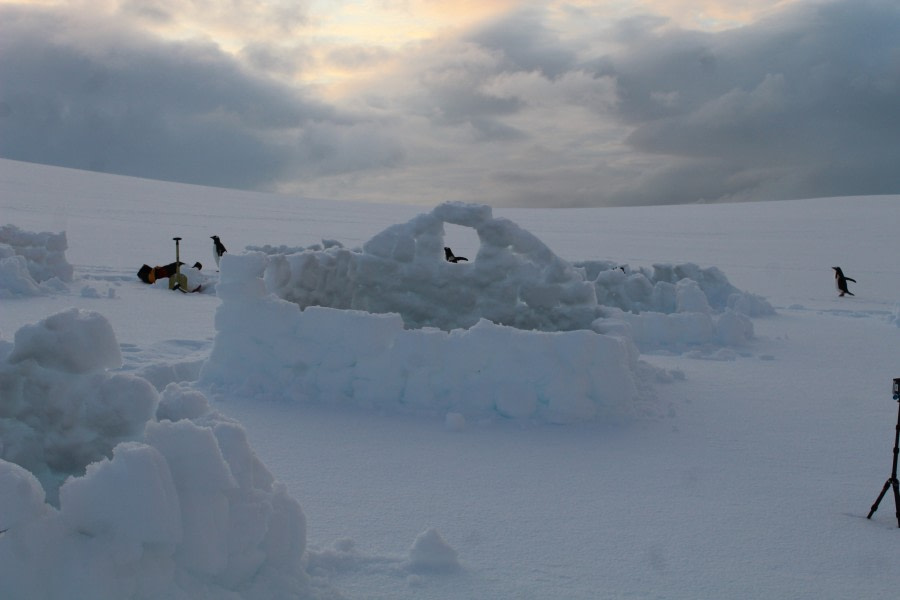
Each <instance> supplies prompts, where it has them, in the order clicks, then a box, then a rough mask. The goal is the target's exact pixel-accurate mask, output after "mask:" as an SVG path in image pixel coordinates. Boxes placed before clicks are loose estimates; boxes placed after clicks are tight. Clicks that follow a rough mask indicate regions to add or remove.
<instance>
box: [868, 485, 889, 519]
mask: <svg viewBox="0 0 900 600" xmlns="http://www.w3.org/2000/svg"><path fill="white" fill-rule="evenodd" d="M893 481H894V480H893V479H888V480H887V481H885V482H884V487H883V488H881V493H880V494H878V500H876V501H875V504H873V505H872V510H870V511H869V514H868V515H867V516H866V518H867V519H871V518H872V515H874V514H875V511H876V510H878V505H879V504H881V499H882V498H884V495H885V494H886V493H887V491H888V488H889V487H891V483H892V482H893Z"/></svg>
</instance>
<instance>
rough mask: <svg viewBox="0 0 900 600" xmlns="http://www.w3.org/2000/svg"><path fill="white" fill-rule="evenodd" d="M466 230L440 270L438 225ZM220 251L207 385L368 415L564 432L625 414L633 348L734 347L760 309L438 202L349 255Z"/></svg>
mask: <svg viewBox="0 0 900 600" xmlns="http://www.w3.org/2000/svg"><path fill="white" fill-rule="evenodd" d="M445 223H451V224H454V225H460V226H464V227H471V228H473V229H474V230H475V231H476V233H477V234H478V238H479V240H480V242H481V246H480V249H479V251H478V253H477V256H475V257H474V258H473V259H472V260H471V261H470V262H463V263H450V262H447V261H446V260H445V259H444V224H445ZM295 250H296V251H292V250H290V249H286V248H278V249H275V248H260V249H255V250H251V251H249V252H247V253H245V254H243V255H231V254H229V255H226V256H225V257H224V258H223V262H222V265H221V277H220V281H219V284H218V286H217V294H218V296H219V298H220V299H221V301H222V304H221V305H220V307H219V309H218V312H217V314H216V330H217V334H216V339H215V343H214V346H213V350H212V353H211V356H210V359H209V361H208V362H207V363H206V364H205V365H204V367H203V370H202V372H201V381H202V383H204V384H205V385H208V386H210V387H211V388H212V389H219V390H231V391H233V392H235V393H238V394H242V395H252V396H253V397H259V396H270V397H277V398H287V399H294V400H301V401H312V402H320V403H340V404H352V405H356V406H364V407H368V408H375V409H378V410H387V411H400V412H424V413H433V414H441V413H452V414H459V415H463V416H464V417H478V418H482V417H494V416H500V417H512V418H527V419H531V420H537V421H545V422H554V423H560V422H562V423H565V422H574V421H582V420H589V419H594V418H597V417H601V416H610V415H614V416H621V415H629V414H634V413H635V412H636V411H637V412H639V411H640V410H641V409H640V408H639V407H640V406H641V405H642V401H644V400H647V399H648V398H649V396H652V390H650V389H648V388H649V386H648V385H647V384H646V382H647V381H652V380H654V379H655V378H656V377H659V376H661V374H659V373H655V374H654V373H652V371H653V369H652V368H651V367H649V366H648V365H646V364H645V363H642V362H641V361H640V360H639V358H638V357H639V353H638V347H641V348H650V347H660V346H662V347H672V348H681V347H685V346H697V345H704V344H705V345H713V346H720V345H738V344H742V343H744V342H746V341H747V340H749V339H750V338H751V337H752V335H753V326H752V323H751V321H750V319H749V316H748V315H753V316H755V315H759V314H768V313H771V312H773V311H772V308H771V306H769V305H768V303H766V302H765V300H763V299H761V298H759V297H757V296H753V295H750V294H745V293H743V292H741V291H740V290H737V289H736V288H734V287H733V286H731V284H729V283H728V280H727V279H726V278H725V276H724V275H723V274H722V273H721V272H720V271H719V270H718V269H715V268H709V269H701V268H700V267H698V266H696V265H690V264H687V265H677V266H671V265H654V267H653V269H652V270H643V269H641V270H631V269H630V268H628V267H627V266H623V267H619V266H616V265H614V264H612V263H606V262H600V261H593V262H584V263H577V264H571V263H568V262H566V261H565V260H563V259H561V258H559V257H558V256H556V255H555V254H554V253H553V252H552V251H551V250H550V249H549V248H548V247H547V246H546V245H545V244H544V243H543V242H541V241H540V240H539V239H538V238H537V237H535V236H534V235H532V234H531V233H529V232H527V231H525V230H523V229H521V228H520V227H519V226H518V225H516V224H515V223H513V222H511V221H509V220H508V219H502V218H494V217H493V216H492V211H491V208H490V207H488V206H482V205H472V204H461V203H446V204H442V205H440V206H438V207H436V208H435V209H434V210H433V211H431V212H430V213H427V214H423V215H419V216H418V217H416V218H414V219H412V220H411V221H409V222H408V223H405V224H398V225H393V226H391V227H389V228H388V229H386V230H385V231H383V232H382V233H380V234H378V235H376V236H375V237H373V238H372V239H371V240H369V241H368V242H367V243H366V244H365V245H364V246H363V247H362V248H361V249H358V250H348V249H346V248H344V247H343V246H342V245H341V244H340V243H338V242H335V241H328V242H325V243H324V244H323V246H318V247H314V248H307V249H295Z"/></svg>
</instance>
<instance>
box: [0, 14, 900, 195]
mask: <svg viewBox="0 0 900 600" xmlns="http://www.w3.org/2000/svg"><path fill="white" fill-rule="evenodd" d="M898 32H900V5H898V4H897V3H896V2H895V1H894V0H852V1H844V0H837V1H834V0H727V1H718V0H705V1H693V2H692V1H688V0H670V1H663V0H607V1H603V0H595V1H593V2H590V1H585V0H568V1H566V0H532V1H515V0H495V1H493V2H483V1H478V0H442V1H440V2H437V1H430V0H331V1H326V0H300V1H296V0H290V1H289V0H256V1H251V0H231V1H229V2H224V1H216V0H71V1H68V2H61V1H55V0H36V1H31V2H22V1H10V0H0V157H2V158H8V159H14V160H21V161H28V162H37V163H44V164H53V165H59V166H65V167H72V168H78V169H88V170H96V171H103V172H109V173H116V174H122V175H130V176H138V177H146V178H151V179H161V180H167V181H176V182H183V183H194V184H201V185H209V186H218V187H227V188H239V189H248V190H259V191H269V192H278V193H285V194H292V195H302V196H308V197H317V198H326V199H331V198H333V199H343V200H362V201H367V202H397V203H409V204H421V205H435V204H437V203H440V202H443V201H447V200H462V201H468V202H480V203H486V204H490V205H494V206H521V207H581V206H619V205H654V204H675V203H691V202H716V201H742V200H773V199H788V198H805V197H821V196H841V195H868V194H894V193H900V170H898V169H897V168H896V164H897V161H898V159H900V135H898V130H897V128H898V125H897V124H898V123H900V35H898Z"/></svg>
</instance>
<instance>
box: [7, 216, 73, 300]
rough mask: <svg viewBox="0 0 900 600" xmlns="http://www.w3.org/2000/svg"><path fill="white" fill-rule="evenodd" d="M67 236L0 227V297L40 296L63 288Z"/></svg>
mask: <svg viewBox="0 0 900 600" xmlns="http://www.w3.org/2000/svg"><path fill="white" fill-rule="evenodd" d="M67 247H68V243H67V240H66V233H65V232H64V231H63V232H61V233H47V232H44V233H32V232H27V231H22V230H21V229H19V228H18V227H16V226H15V225H0V298H11V297H16V296H39V295H43V294H47V293H52V292H54V291H62V290H65V289H66V284H67V283H69V282H71V281H72V274H73V271H74V269H73V267H72V265H70V264H69V263H68V261H66V256H65V253H66V248H67Z"/></svg>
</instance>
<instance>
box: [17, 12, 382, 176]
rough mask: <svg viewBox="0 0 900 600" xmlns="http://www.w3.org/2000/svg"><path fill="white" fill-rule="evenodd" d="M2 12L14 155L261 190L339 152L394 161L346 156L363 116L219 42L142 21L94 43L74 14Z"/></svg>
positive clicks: (325, 167) (339, 158)
mask: <svg viewBox="0 0 900 600" xmlns="http://www.w3.org/2000/svg"><path fill="white" fill-rule="evenodd" d="M0 11H2V12H0V23H2V27H0V29H2V32H0V56H2V59H0V155H2V156H3V157H5V158H12V159H16V160H24V161H32V162H41V163H49V164H55V165H60V166H66V167H73V168H80V169H91V170H99V171H105V172H111V173H118V174H124V175H134V176H142V177H149V178H158V179H165V180H172V181H179V182H188V183H198V184H207V185H217V186H225V187H239V188H259V189H266V188H270V187H274V185H273V182H277V181H278V180H280V179H283V178H285V177H289V176H293V175H295V174H306V175H315V174H317V173H319V172H333V171H334V169H335V166H334V164H333V162H332V160H334V161H336V162H337V164H346V165H349V167H348V168H353V169H356V168H368V167H370V166H372V164H382V163H384V162H385V158H384V156H385V155H383V154H377V153H376V154H372V155H370V156H369V158H368V159H365V158H359V157H356V158H354V159H352V160H347V157H346V154H347V152H348V150H347V149H345V148H342V147H341V144H343V143H346V140H345V136H344V135H343V134H342V133H341V130H343V129H347V128H350V129H353V130H356V129H359V128H360V127H362V126H363V124H362V123H360V122H359V119H356V118H354V117H352V116H350V115H348V114H343V113H341V112H340V111H338V110H337V109H335V108H334V107H331V106H329V105H327V104H325V103H322V102H320V101H316V100H315V99H312V98H311V97H305V96H304V95H303V94H302V93H301V92H299V91H298V90H296V89H293V88H291V87H289V86H287V85H284V84H281V83H277V82H276V81H274V80H272V79H268V78H265V77H262V76H258V75H255V74H253V73H252V72H250V71H248V70H247V69H245V68H243V67H241V65H240V64H239V63H238V62H237V61H236V60H235V59H234V58H233V57H231V56H229V55H227V54H225V53H224V52H222V51H221V50H220V49H219V48H218V47H216V46H214V45H212V44H209V43H203V42H169V43H164V42H162V41H160V40H158V39H155V38H153V37H150V36H147V35H141V34H140V33H139V32H136V31H133V30H126V31H124V32H114V33H109V32H108V31H107V32H103V31H101V32H98V33H97V34H96V35H88V36H86V37H88V38H89V39H88V40H87V41H85V39H83V38H80V37H79V36H77V35H75V34H74V33H73V32H74V31H76V30H77V29H78V25H79V24H80V23H79V22H77V21H75V20H72V19H70V17H69V16H68V15H67V14H65V13H62V14H54V13H52V12H43V11H35V10H27V9H17V8H11V7H3V8H0ZM110 25H112V24H110ZM330 129H333V130H334V131H329V130H330ZM391 145H392V146H393V145H395V144H393V143H391ZM392 152H393V155H392V156H391V155H390V154H389V156H390V160H395V159H396V154H397V151H396V149H392ZM388 162H389V161H388Z"/></svg>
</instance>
